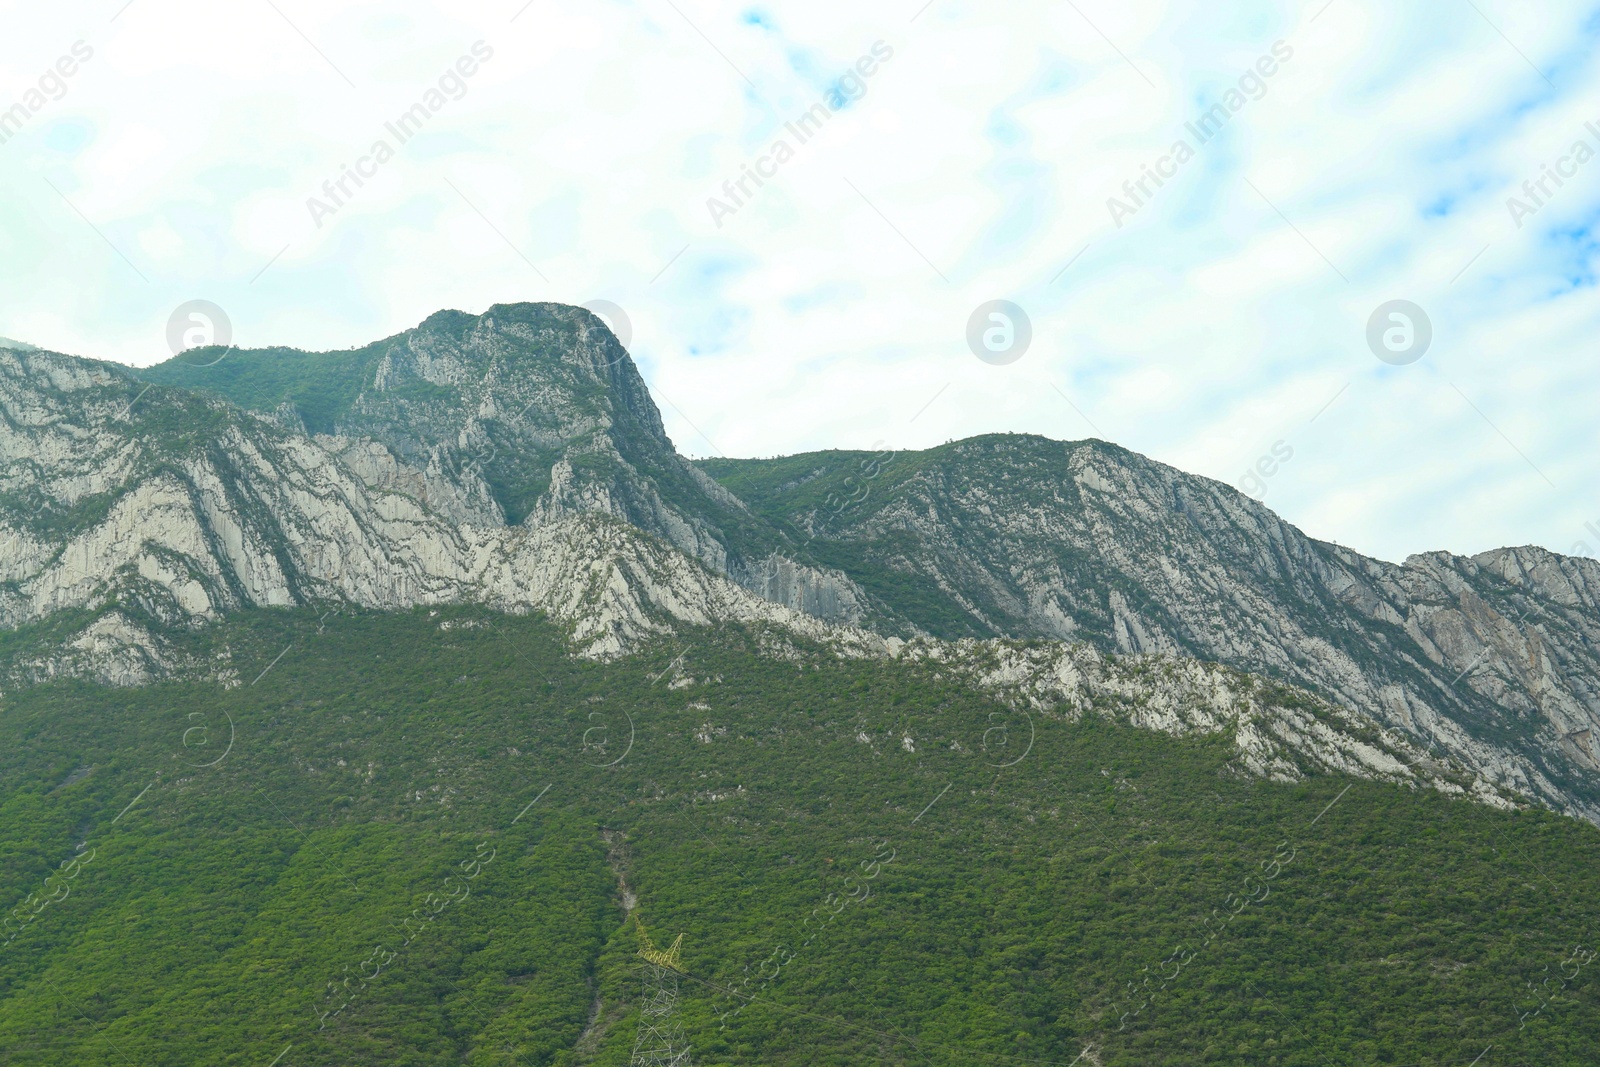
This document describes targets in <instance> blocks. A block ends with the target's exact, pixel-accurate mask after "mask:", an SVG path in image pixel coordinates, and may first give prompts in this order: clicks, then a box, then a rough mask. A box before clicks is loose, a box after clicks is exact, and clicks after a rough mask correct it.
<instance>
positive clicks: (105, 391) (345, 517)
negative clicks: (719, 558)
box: [0, 350, 825, 683]
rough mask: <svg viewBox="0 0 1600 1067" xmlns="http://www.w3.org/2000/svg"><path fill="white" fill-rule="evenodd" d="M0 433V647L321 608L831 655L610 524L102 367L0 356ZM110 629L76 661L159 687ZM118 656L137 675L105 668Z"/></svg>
mask: <svg viewBox="0 0 1600 1067" xmlns="http://www.w3.org/2000/svg"><path fill="white" fill-rule="evenodd" d="M135 400H136V401H137V402H136V403H131V402H133V401H135ZM130 404H131V406H130ZM0 411H3V412H4V416H5V418H4V421H3V423H0V459H3V461H4V465H5V470H6V472H7V473H6V475H5V476H4V481H3V482H0V493H3V497H0V499H3V501H4V510H3V511H0V581H3V582H4V584H3V585H0V626H4V627H7V628H16V627H19V626H23V625H26V624H30V623H36V622H38V621H40V620H43V619H45V618H48V617H50V616H52V615H54V614H56V613H59V612H62V611H66V610H68V609H77V610H86V611H88V612H92V613H98V612H103V611H106V610H109V609H118V608H120V609H126V608H127V607H130V606H131V607H136V608H137V609H138V610H139V612H140V613H141V614H142V615H144V616H145V617H147V618H148V619H150V620H151V621H152V622H153V623H154V624H157V625H161V626H192V625H199V624H203V623H205V622H206V621H208V620H211V619H214V618H216V617H217V615H218V614H219V613H221V612H224V611H227V610H229V609H231V608H237V607H242V606H246V605H250V606H261V607H271V606H283V605H292V604H306V603H312V602H322V601H333V602H347V603H353V604H357V605H361V606H363V607H368V608H377V609H401V608H407V607H412V606H415V605H419V604H441V603H463V602H467V603H479V604H484V605H487V606H491V607H494V608H498V609H502V610H506V611H513V612H521V611H529V610H539V611H544V612H547V613H548V614H549V615H550V616H551V617H552V618H554V619H557V620H559V621H561V622H563V623H566V624H567V625H568V626H569V627H570V628H571V633H572V637H573V640H574V642H575V643H576V644H577V646H578V648H579V649H580V650H581V651H582V652H583V653H584V654H586V655H591V656H611V655H618V654H621V653H622V652H624V651H626V650H627V649H628V648H629V647H631V646H632V645H634V644H636V643H637V642H638V641H639V640H640V639H641V638H642V637H644V636H646V635H648V634H651V633H656V632H662V631H664V630H667V629H669V628H670V627H671V626H672V625H673V624H674V623H679V624H689V625H707V624H710V623H713V622H719V621H731V620H739V621H752V622H755V621H765V622H771V623H774V624H781V625H785V626H788V627H791V628H795V629H798V630H800V631H802V632H805V633H809V634H812V635H813V636H818V637H820V636H822V635H823V634H824V633H825V627H824V626H823V624H822V623H821V622H820V621H817V620H814V619H811V618H809V617H807V616H804V615H802V614H800V613H799V612H797V611H794V610H791V609H789V608H787V607H784V606H782V605H780V604H777V603H773V602H772V601H769V600H765V599H762V598H761V597H759V596H756V595H755V594H753V593H751V592H749V591H748V590H746V589H744V588H742V587H741V586H739V585H738V584H736V583H734V582H732V581H730V580H729V579H728V578H727V577H726V576H724V575H719V574H717V573H716V572H715V571H714V570H712V569H710V568H708V567H707V566H705V565H704V563H703V562H701V561H697V560H695V559H693V558H691V557H689V556H687V555H686V554H684V553H683V552H681V551H678V550H677V549H675V548H674V547H673V546H672V545H670V544H668V543H666V542H664V541H662V540H660V539H659V538H656V537H653V536H651V535H650V534H648V533H646V532H644V531H642V530H640V529H638V528H637V527H634V526H632V525H630V524H628V523H627V522H624V521H622V520H621V519H619V518H616V517H615V516H613V515H612V514H611V513H609V512H608V511H607V510H606V509H604V508H595V509H588V510H585V509H577V508H574V509H560V508H548V509H539V510H538V511H536V513H535V514H536V515H538V516H539V517H538V518H537V520H530V521H526V522H523V523H521V524H519V525H515V526H508V525H506V524H504V523H501V522H498V521H495V516H494V513H493V511H492V510H491V509H489V508H488V507H486V505H485V503H484V500H485V498H484V497H483V495H482V493H481V482H479V481H476V480H474V479H473V478H471V477H467V478H462V479H451V478H445V477H443V476H442V475H440V474H439V473H438V468H437V467H429V468H423V469H421V470H418V469H416V468H413V467H410V466H409V465H407V464H405V463H404V462H402V461H401V459H400V457H398V456H397V455H396V454H395V453H394V452H392V451H391V450H390V448H389V446H386V445H384V444H382V443H380V442H378V441H375V440H373V439H370V438H366V439H360V440H356V439H351V438H345V437H341V436H338V435H318V436H317V437H314V438H313V437H309V436H306V435H304V434H297V433H293V432H289V431H286V430H284V429H283V427H282V426H281V424H280V422H279V421H278V420H274V419H272V418H268V417H265V416H257V415H252V414H250V413H247V412H243V411H240V410H239V409H237V408H235V407H233V406H232V405H229V404H227V403H226V402H224V401H221V400H217V399H213V398H209V397H205V396H202V395H199V394H195V393H190V392H186V391H180V390H175V389H169V388H165V387H152V388H150V389H149V390H145V389H143V387H141V386H140V384H139V383H138V382H136V381H134V380H132V379H131V377H130V376H129V375H128V374H127V372H126V371H124V370H122V369H120V368H116V367H115V366H113V365H94V364H90V363H87V362H86V361H81V360H74V359H71V358H69V357H64V356H56V355H50V354H46V353H25V352H17V351H15V350H4V351H0ZM110 617H111V616H105V617H103V618H102V620H101V621H98V622H97V623H96V624H95V625H94V626H91V627H90V628H89V629H88V630H85V631H84V633H83V634H82V635H80V638H75V639H74V643H72V644H71V645H70V647H72V648H74V649H76V650H78V651H80V652H81V651H90V650H92V649H94V648H99V649H101V650H102V651H103V652H104V653H105V656H104V657H103V658H104V661H105V663H106V667H105V669H104V670H100V671H98V672H97V673H98V674H99V675H100V676H101V677H103V678H104V679H105V680H108V681H112V682H118V683H127V682H140V681H145V680H148V679H149V678H151V677H152V676H156V675H159V674H160V673H161V671H162V669H163V667H164V666H170V663H168V662H167V661H165V660H163V658H162V657H161V655H160V654H159V652H158V651H157V650H156V646H157V642H156V641H155V640H154V639H153V638H152V637H150V635H149V633H148V631H147V630H146V629H145V628H143V627H142V626H140V625H139V624H136V623H134V622H132V621H131V620H129V619H128V618H127V617H126V616H125V615H123V614H117V615H116V618H117V620H118V621H117V622H116V623H115V624H111V623H106V622H105V621H104V618H110ZM117 635H122V637H123V640H122V642H121V644H122V645H125V646H128V647H129V648H130V649H134V650H138V649H143V650H145V653H146V654H144V655H142V656H139V655H134V654H133V653H132V652H129V653H128V654H127V655H123V653H122V652H120V651H119V652H117V653H116V654H115V655H113V654H112V651H111V649H112V646H113V645H116V644H117V643H118V642H117V640H116V638H117ZM130 656H131V657H132V658H129V657H130ZM119 657H120V658H119ZM91 658H92V657H91ZM83 659H84V657H82V656H67V657H65V658H64V660H63V662H64V663H66V664H69V665H70V664H74V663H79V662H80V661H82V660H83ZM51 673H52V672H51V670H50V669H48V668H47V667H45V666H43V665H36V666H35V668H32V669H30V670H29V671H28V672H27V674H28V676H29V677H43V676H48V675H49V674H51Z"/></svg>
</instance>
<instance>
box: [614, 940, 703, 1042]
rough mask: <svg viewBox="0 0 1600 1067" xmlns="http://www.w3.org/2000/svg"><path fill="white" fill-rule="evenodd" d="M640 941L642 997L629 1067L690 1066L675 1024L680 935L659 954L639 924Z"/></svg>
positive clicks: (680, 1031) (680, 1032) (681, 1032)
mask: <svg viewBox="0 0 1600 1067" xmlns="http://www.w3.org/2000/svg"><path fill="white" fill-rule="evenodd" d="M639 941H640V942H641V943H642V947H641V948H640V949H639V955H640V957H641V958H642V959H643V960H644V998H643V1000H642V1001H641V1002H640V1007H639V1033H638V1036H637V1037H635V1038H634V1039H633V1058H632V1059H631V1060H629V1061H628V1067H692V1065H693V1063H694V1061H693V1060H691V1059H690V1058H689V1040H688V1038H686V1037H685V1036H684V1034H683V1024H682V1023H681V1022H679V1021H678V975H679V974H680V973H682V971H683V965H682V963H681V962H680V961H679V958H678V953H679V951H680V950H681V949H682V948H683V935H682V934H679V935H678V938H677V940H676V941H674V942H672V947H671V948H668V949H667V950H666V951H662V950H661V949H658V948H656V946H655V945H654V944H653V943H652V942H651V941H650V935H649V934H647V933H645V929H644V923H642V922H641V923H639Z"/></svg>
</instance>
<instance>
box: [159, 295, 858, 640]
mask: <svg viewBox="0 0 1600 1067" xmlns="http://www.w3.org/2000/svg"><path fill="white" fill-rule="evenodd" d="M141 377H142V378H143V379H144V380H146V381H151V382H159V383H162V384H166V385H176V386H182V387H185V388H189V389H198V390H203V391H206V392H211V393H215V394H217V395H219V396H223V397H226V398H227V399H229V400H232V401H233V402H234V403H236V404H238V405H240V406H241V407H244V408H247V409H252V410H256V411H259V412H261V413H263V414H270V415H272V416H273V417H274V418H275V419H276V420H277V421H279V422H280V423H281V424H282V425H284V426H286V427H288V428H291V429H295V430H299V431H301V432H312V433H316V434H320V435H332V436H337V437H342V438H346V439H349V440H360V441H371V442H376V443H377V444H379V445H381V446H382V447H383V448H384V450H385V451H386V452H387V453H388V454H389V456H390V457H391V458H392V460H393V461H394V462H396V463H398V464H399V465H400V466H402V467H404V468H407V469H408V470H409V471H410V472H414V473H420V474H422V475H423V476H424V477H425V478H426V479H427V482H428V484H429V485H443V484H446V483H452V484H454V485H456V486H458V487H460V489H461V490H462V491H461V492H459V493H457V494H455V498H453V499H449V500H448V501H446V499H445V497H443V496H442V497H441V498H440V502H441V503H446V502H448V503H449V505H450V506H451V507H452V508H453V511H452V516H453V517H455V518H457V519H458V520H460V521H471V522H475V523H477V524H479V525H513V526H516V525H527V524H537V523H540V522H543V521H548V520H550V519H557V518H562V517H567V516H572V515H579V514H592V513H597V512H598V513H604V514H609V515H613V516H615V517H617V518H619V519H621V520H623V521H624V522H627V523H629V524H630V525H632V526H635V527H637V528H639V529H641V530H645V531H647V532H649V533H653V534H655V535H657V536H658V537H661V538H662V539H663V540H665V541H667V542H668V543H670V544H672V545H674V546H676V547H677V548H679V549H680V550H681V551H683V552H684V553H685V554H687V555H689V556H691V557H693V558H695V559H698V560H700V561H701V562H702V563H704V564H705V565H706V566H707V567H709V568H711V569H712V570H713V571H715V572H717V573H720V574H725V575H728V576H729V577H731V578H733V579H734V580H735V581H737V582H739V583H740V584H742V585H744V586H746V587H747V588H750V589H753V590H755V591H756V592H758V593H760V594H761V595H762V596H763V597H764V598H766V599H769V600H773V601H776V602H779V603H783V604H786V605H788V606H790V607H794V608H798V609H801V610H804V611H806V612H808V613H810V614H812V615H816V616H818V617H820V618H825V619H829V620H831V621H835V622H841V623H855V622H859V621H860V620H861V618H862V605H861V603H860V598H859V595H858V591H857V590H856V589H855V587H854V586H853V585H852V584H851V583H850V582H849V581H848V580H846V579H844V578H843V576H842V575H840V574H838V573H837V572H828V571H824V570H821V569H818V568H815V567H812V566H808V565H806V563H805V562H803V561H797V560H795V559H791V558H789V557H788V556H785V555H784V554H783V553H782V552H781V551H780V549H781V548H782V539H781V537H780V536H779V535H778V534H777V533H776V531H774V530H772V529H771V527H770V525H769V524H768V523H767V522H766V521H765V520H764V519H762V518H760V517H759V516H756V515H752V514H751V513H750V512H749V511H748V509H746V508H745V506H744V504H743V503H742V502H740V501H739V500H738V499H737V498H736V497H734V496H733V495H732V494H730V493H728V492H727V491H726V490H725V489H723V488H722V487H721V486H720V485H718V484H717V483H716V482H715V481H713V480H712V479H710V478H708V477H707V476H706V475H705V474H704V473H703V472H702V471H701V470H700V469H699V468H698V467H696V466H695V465H694V464H692V463H689V462H687V461H686V460H684V459H683V458H682V457H681V456H679V455H678V453H677V451H676V450H675V449H674V448H673V445H672V441H671V440H670V439H669V438H668V437H667V434H666V430H665V429H664V428H663V426H662V423H661V413H660V411H659V410H658V409H657V408H656V405H655V403H654V401H653V400H651V398H650V392H649V389H648V388H647V387H646V386H645V383H644V379H643V378H641V377H640V376H639V372H638V370H637V369H636V368H635V367H634V364H633V361H632V359H630V358H629V356H628V354H627V352H626V351H625V350H624V349H623V347H622V345H621V344H619V343H618V341H617V339H616V337H615V336H613V335H612V333H611V331H610V330H609V329H608V328H607V327H606V325H605V324H604V322H602V321H601V320H600V319H599V318H597V317H595V316H594V315H593V314H591V313H590V312H588V311H586V310H584V309H583V308H575V307H567V306H565V305H560V304H514V305H497V306H495V307H493V308H490V309H489V311H488V312H486V313H485V314H483V315H479V316H474V315H468V314H465V313H463V312H459V311H441V312H439V313H438V314H435V315H433V316H431V317H430V318H428V320H427V321H425V322H423V323H422V324H421V325H420V326H418V327H416V328H415V329H412V330H407V331H405V332H404V333H401V334H397V335H396V336H394V337H390V338H386V339H385V340H382V341H379V342H377V343H375V344H373V345H369V346H367V347H366V348H362V349H357V350H354V351H351V352H340V353H325V354H323V353H305V352H297V351H293V350H286V349H268V350H224V349H197V350H192V351H190V352H186V353H184V354H183V355H182V356H181V357H178V358H176V359H173V360H169V361H168V362H166V363H164V364H161V365H160V366H157V367H154V368H151V369H149V370H147V371H144V372H141ZM413 476H414V475H413Z"/></svg>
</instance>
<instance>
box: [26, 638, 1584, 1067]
mask: <svg viewBox="0 0 1600 1067" xmlns="http://www.w3.org/2000/svg"><path fill="white" fill-rule="evenodd" d="M560 637H561V635H560V634H559V632H558V631H557V630H556V629H555V628H554V627H551V626H548V625H547V624H545V623H543V622H541V621H539V620H537V619H516V618H507V617H503V616H489V615H485V614H482V613H479V612H476V611H473V610H462V611H446V612H441V613H433V612H427V611H418V612H415V613H412V614H409V615H387V616H385V615H364V614H353V615H352V614H344V615H330V616H322V617H319V613H317V612H256V613H242V614H239V615H237V616H234V617H233V618H232V619H231V620H230V621H228V622H227V623H225V624H222V625H220V626H219V627H217V628H216V629H215V630H214V631H212V632H210V633H209V634H208V635H206V636H205V637H204V638H203V639H202V638H200V637H196V638H194V639H193V640H194V641H196V642H197V648H199V647H200V646H199V645H198V642H201V641H202V640H204V641H205V642H208V643H210V644H211V646H212V647H214V648H215V649H216V650H221V649H222V648H224V647H226V649H227V650H228V651H229V653H230V655H231V664H232V666H233V668H234V669H235V670H236V671H237V673H238V675H239V678H240V681H241V684H239V685H237V686H235V687H233V688H222V687H219V686H212V685H200V684H182V685H177V684H169V685H161V686H152V687H149V688H143V689H134V690H106V689H100V688H95V687H91V686H86V685H81V684H78V683H59V684H55V685H49V686H43V687H38V688H33V689H24V690H17V691H12V692H8V693H6V694H5V696H4V698H3V702H0V731H3V737H4V738H5V742H6V743H5V745H4V746H0V797H3V801H0V805H3V806H0V905H3V906H4V908H5V909H7V910H6V911H5V912H3V913H0V914H5V915H9V916H11V918H9V919H6V920H4V925H5V933H4V935H3V938H9V940H8V941H6V942H5V944H4V947H3V948H0V1061H3V1062H5V1063H7V1064H65V1063H71V1064H139V1065H150V1067H155V1065H178V1064H208V1065H209V1064H250V1065H260V1067H266V1065H269V1064H273V1063H276V1064H278V1065H279V1067H295V1065H314V1064H374V1065H376V1064H384V1065H389V1064H404V1065H412V1064H415V1065H422V1064H429V1065H433V1064H460V1063H468V1064H512V1063H521V1064H563V1065H566V1064H579V1063H594V1064H625V1063H626V1062H627V1059H628V1053H629V1051H630V1050H631V1047H632V1041H633V1032H634V1022H635V1016H634V1014H633V1005H634V1000H635V998H636V997H637V993H638V989H639V967H638V960H637V957H636V956H635V955H634V952H635V950H636V948H637V933H636V927H635V925H634V924H632V923H627V922H625V921H624V908H623V904H624V888H623V887H624V886H625V887H626V893H627V894H628V899H629V900H630V901H631V900H633V899H635V898H636V900H637V909H636V910H635V913H634V914H635V916H636V917H642V919H643V922H644V924H645V925H646V927H647V928H648V929H649V931H650V932H651V934H652V935H653V936H655V937H656V938H657V939H658V940H662V941H664V940H665V939H668V938H670V937H672V936H674V935H675V934H676V933H678V932H680V931H681V932H683V933H685V935H686V938H685V946H684V949H685V951H684V960H685V966H686V968H687V971H688V972H689V973H688V976H686V977H685V978H684V979H683V983H682V988H683V1000H682V1009H681V1011H682V1018H683V1021H684V1025H685V1028H686V1031H687V1033H688V1036H689V1038H690V1040H691V1041H692V1043H693V1045H694V1050H695V1060H696V1062H697V1063H700V1064H711V1065H717V1064H729V1065H731V1064H757V1063H760V1064H795V1065H801V1064H805V1065H813V1064H840V1065H843V1064H852V1065H854V1064H879V1063H907V1064H934V1065H939V1067H943V1065H957V1064H963V1065H964V1064H983V1063H992V1064H997V1065H998V1064H1047V1063H1054V1064H1070V1063H1073V1062H1075V1061H1078V1062H1085V1063H1100V1064H1106V1065H1111V1064H1127V1065H1134V1064H1138V1065H1146V1064H1190V1063H1227V1064H1283V1065H1307V1067H1309V1065H1314V1064H1346V1063H1373V1064H1393V1065H1400V1064H1462V1065H1465V1064H1468V1063H1471V1062H1473V1061H1474V1058H1475V1057H1478V1056H1479V1055H1480V1054H1482V1053H1484V1052H1485V1050H1486V1049H1488V1050H1489V1051H1488V1053H1487V1055H1485V1056H1484V1057H1483V1059H1482V1060H1481V1061H1480V1062H1481V1063H1483V1064H1485V1065H1499V1064H1517V1063H1525V1064H1539V1065H1541V1067H1543V1065H1561V1064H1570V1065H1579V1064H1592V1063H1594V1062H1596V1061H1597V1058H1600V1011H1597V1002H1596V997H1597V994H1600V988H1597V986H1596V985H1595V983H1594V981H1593V974H1594V966H1595V965H1594V964H1593V963H1592V962H1591V960H1592V959H1593V952H1594V950H1595V949H1596V948H1597V947H1600V946H1597V945H1596V939H1597V935H1596V930H1597V929H1600V923H1597V919H1600V884H1597V880H1596V879H1595V877H1594V871H1595V869H1596V861H1597V859H1600V838H1597V833H1596V830H1595V828H1594V827H1592V826H1590V825H1588V824H1584V823H1579V822H1575V821H1572V820H1567V819H1563V818H1561V817H1558V816H1555V815H1552V814H1549V813H1547V812H1542V811H1537V812H1525V813H1504V812H1496V811H1493V810H1491V809H1488V808H1485V807H1482V806H1478V805H1474V804H1471V803H1468V802H1465V801H1459V800H1447V799H1444V798H1441V797H1439V796H1437V795H1431V794H1430V795H1419V794H1416V793H1412V792H1408V791H1405V790H1401V789H1397V788H1394V787H1391V786H1382V785H1375V784H1372V783H1364V782H1357V781H1353V780H1349V779H1341V778H1329V777H1323V778H1312V779H1310V780H1308V781H1305V782H1302V783H1298V784H1293V785H1283V784H1270V783H1264V782H1260V781H1254V780H1248V779H1245V778H1242V777H1240V776H1239V775H1238V774H1236V773H1235V772H1234V771H1233V770H1232V759H1233V755H1234V753H1233V749H1232V746H1231V745H1230V744H1229V743H1228V739H1226V738H1212V739H1189V740H1175V739H1172V738H1169V737H1165V736H1162V735H1157V734H1153V733H1150V732H1145V731H1139V730H1135V729H1133V728H1131V727H1129V726H1127V725H1124V724H1122V723H1120V722H1118V721H1116V717H1115V714H1114V712H1113V710H1112V709H1107V712H1108V714H1107V716H1101V717H1094V716H1091V717H1089V718H1087V719H1085V720H1084V721H1081V722H1076V723H1073V722H1068V721H1065V720H1063V719H1060V718H1057V717H1053V716H1051V715H1048V714H1034V715H1033V716H1032V717H1031V719H1030V718H1029V717H1028V716H1025V715H1023V714H1022V713H1020V712H1015V711H1011V710H1008V709H1007V708H1005V707H1004V706H1002V705H1000V704H998V703H996V702H994V701H993V700H992V699H990V698H989V697H987V696H985V695H983V694H980V693H976V692H973V691H970V690H967V689H965V688H962V687H960V686H958V685H956V684H955V683H954V682H953V681H952V680H951V679H949V678H948V677H940V676H939V675H938V674H936V673H933V672H932V668H922V667H912V666H907V665H904V664H893V663H877V662H849V661H840V660H837V659H833V658H831V657H829V656H827V655H825V654H821V653H813V652H810V651H807V650H805V649H803V648H797V647H794V646H792V645H786V644H785V643H784V642H783V641H782V639H779V638H777V637H775V636H774V635H771V634H762V633H753V632H746V631H741V630H732V629H730V630H722V631H703V632H696V633H691V634H689V635H688V636H686V637H684V638H683V639H682V640H681V641H679V642H676V643H669V642H663V643H662V644H660V645H659V646H658V647H656V648H654V649H651V650H649V651H648V652H646V653H644V654H641V655H638V656H635V657H632V658H629V659H627V660H623V661H620V662H616V663H609V664H595V663H587V662H581V661H577V660H574V659H572V658H570V657H569V656H568V655H567V654H566V652H565V650H564V647H563V645H562V643H561V640H560ZM763 645H765V646H766V648H767V654H757V649H758V648H759V647H761V646H763ZM269 665H270V666H269ZM263 670H265V673H262V672H263ZM630 724H631V725H630ZM1030 740H1031V746H1030ZM230 742H231V747H230ZM1006 764H1010V765H1009V766H1005V765H1006ZM535 801H536V802H535ZM530 804H531V806H530ZM1086 1050H1087V1051H1086ZM275 1057H278V1058H277V1059H276V1060H275V1059H274V1058H275Z"/></svg>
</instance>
